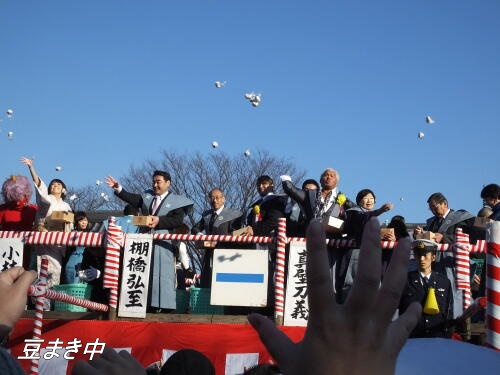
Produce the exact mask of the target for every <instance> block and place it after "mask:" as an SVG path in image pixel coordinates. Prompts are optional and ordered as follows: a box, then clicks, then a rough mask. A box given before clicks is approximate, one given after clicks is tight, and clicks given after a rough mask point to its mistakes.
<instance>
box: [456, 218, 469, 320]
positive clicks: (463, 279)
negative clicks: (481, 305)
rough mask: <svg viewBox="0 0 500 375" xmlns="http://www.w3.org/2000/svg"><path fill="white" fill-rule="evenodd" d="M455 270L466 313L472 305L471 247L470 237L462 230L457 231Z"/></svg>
mask: <svg viewBox="0 0 500 375" xmlns="http://www.w3.org/2000/svg"><path fill="white" fill-rule="evenodd" d="M454 249H455V268H456V272H457V280H456V281H457V289H459V290H462V291H463V297H464V298H463V308H464V311H465V310H467V308H468V307H469V306H470V304H471V303H472V293H471V290H470V255H469V252H470V250H471V245H470V243H469V235H468V234H466V233H463V231H462V228H457V229H456V230H455V246H454Z"/></svg>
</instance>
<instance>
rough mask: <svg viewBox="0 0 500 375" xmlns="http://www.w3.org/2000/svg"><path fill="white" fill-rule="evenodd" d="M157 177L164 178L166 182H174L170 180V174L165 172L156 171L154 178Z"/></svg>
mask: <svg viewBox="0 0 500 375" xmlns="http://www.w3.org/2000/svg"><path fill="white" fill-rule="evenodd" d="M155 176H162V177H163V179H164V180H165V181H172V179H171V178H170V173H168V172H165V171H154V172H153V177H155Z"/></svg>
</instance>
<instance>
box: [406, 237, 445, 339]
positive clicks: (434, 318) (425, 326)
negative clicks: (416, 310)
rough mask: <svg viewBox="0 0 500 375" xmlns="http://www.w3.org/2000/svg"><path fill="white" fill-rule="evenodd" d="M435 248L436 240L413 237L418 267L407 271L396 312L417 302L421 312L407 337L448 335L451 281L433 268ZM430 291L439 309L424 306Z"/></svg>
mask: <svg viewBox="0 0 500 375" xmlns="http://www.w3.org/2000/svg"><path fill="white" fill-rule="evenodd" d="M436 248H437V245H436V243H435V242H433V241H429V240H416V241H414V242H413V244H412V249H413V254H414V257H415V259H416V260H417V261H418V270H417V271H412V272H408V279H407V284H406V287H405V289H404V291H403V294H402V295H401V301H400V305H399V314H403V313H404V312H405V311H406V310H407V309H408V307H409V306H410V305H411V304H412V303H413V302H418V303H420V304H421V305H422V308H423V310H424V311H423V312H422V316H421V318H420V321H419V322H418V324H417V326H416V327H415V328H414V329H413V331H412V332H411V334H410V337H445V338H449V337H451V330H450V326H449V323H450V320H451V318H452V308H451V306H452V304H453V294H452V292H451V283H450V280H448V278H447V277H446V276H444V275H442V274H440V273H438V272H436V271H433V270H432V262H434V260H435V259H436V254H435V253H436ZM429 291H430V292H429ZM433 293H434V295H435V297H436V299H435V302H436V305H437V310H438V311H436V310H435V309H434V310H432V309H425V305H426V301H427V300H429V301H432V294H433ZM431 305H432V304H431ZM431 307H433V308H435V307H436V306H435V305H432V306H431Z"/></svg>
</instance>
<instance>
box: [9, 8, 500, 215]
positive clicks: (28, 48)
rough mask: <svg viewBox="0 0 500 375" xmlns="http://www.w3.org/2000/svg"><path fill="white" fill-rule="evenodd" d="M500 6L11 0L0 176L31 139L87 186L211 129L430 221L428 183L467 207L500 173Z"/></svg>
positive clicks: (203, 147) (234, 146) (45, 170)
mask: <svg viewBox="0 0 500 375" xmlns="http://www.w3.org/2000/svg"><path fill="white" fill-rule="evenodd" d="M498 19H500V2H498V1H497V0H482V1H478V2H472V1H465V0H440V1H431V0H422V1H413V2H410V1H401V0H387V1H371V0H359V1H343V2H340V1H332V0H330V1H316V2H304V1H295V0H288V1H281V0H276V1H262V0H254V1H234V0H232V1H208V0H204V1H198V0H194V1H189V2H174V1H147V2H138V1H134V2H131V1H94V0H87V1H66V0H65V1H62V0H60V1H22V2H21V1H14V0H9V1H5V0H4V1H2V2H1V3H0V46H1V52H0V76H1V84H0V110H1V113H0V119H1V120H2V121H1V122H0V129H1V133H0V160H1V163H0V176H5V177H7V176H9V175H10V174H26V173H27V170H26V168H25V166H24V165H22V164H21V163H20V162H19V158H20V157H21V156H32V157H35V159H36V161H35V165H36V167H37V169H38V171H39V174H40V175H41V176H42V177H43V178H45V179H46V180H49V179H51V178H54V177H59V178H61V179H63V180H64V181H65V182H66V183H67V184H68V185H70V186H75V187H81V186H84V185H88V184H92V183H94V182H95V181H96V180H97V179H100V180H102V179H104V176H106V175H107V174H112V175H113V176H115V177H119V176H121V175H123V174H124V173H126V171H127V170H128V168H129V167H130V166H131V165H138V164H141V163H142V162H143V161H144V160H146V159H156V158H157V155H158V152H159V151H160V150H162V149H167V150H175V151H178V152H181V153H183V152H193V151H200V152H202V153H207V154H208V153H210V152H217V151H216V150H213V149H212V148H211V146H210V144H211V142H212V141H214V140H216V141H218V142H219V144H220V147H219V150H224V151H225V152H227V153H228V154H230V155H233V154H234V155H239V154H241V153H243V152H244V151H245V150H246V149H250V150H255V149H257V148H261V149H265V150H269V151H270V152H271V153H272V154H273V155H275V156H278V157H285V158H289V159H290V160H292V161H293V162H295V163H296V164H297V166H298V167H300V168H302V169H304V170H306V172H307V173H306V175H307V177H310V178H318V177H319V174H320V173H321V171H323V170H324V169H325V168H327V167H332V168H335V169H337V170H338V171H339V172H340V175H341V179H340V184H339V186H340V188H341V190H342V191H344V192H345V193H346V194H347V195H348V196H350V197H352V198H354V197H355V196H356V193H357V192H358V191H359V190H360V189H363V188H371V189H372V190H374V191H375V193H376V195H377V203H379V204H382V203H384V202H393V203H394V204H395V209H394V210H393V211H391V212H390V213H388V214H385V215H384V216H383V217H382V219H386V218H387V219H388V218H390V217H391V216H392V215H393V214H401V215H404V216H405V217H406V218H407V220H408V221H409V222H421V221H423V220H424V219H425V218H427V217H429V215H430V212H429V211H428V209H427V204H426V199H427V197H428V196H429V195H430V194H431V193H433V192H436V191H441V192H442V193H444V194H445V195H446V196H447V197H448V200H449V202H450V206H451V207H452V208H456V209H458V208H465V209H467V210H469V211H471V212H472V213H474V214H475V213H476V212H477V211H478V210H479V208H480V207H481V200H480V198H479V192H480V190H481V188H482V186H483V185H484V184H487V183H491V182H496V183H498V182H499V180H500V179H499V177H500V167H499V164H498V151H497V147H496V144H495V140H496V142H497V143H498V140H497V139H498V134H499V130H498V129H499V118H500V74H499V73H500V22H498ZM215 81H227V83H226V85H225V86H224V87H222V88H220V89H217V88H215V87H214V82H215ZM251 91H254V92H257V93H261V94H262V102H261V105H260V106H259V107H257V108H254V107H252V106H251V105H250V103H249V102H248V101H246V100H245V99H244V94H245V93H247V92H251ZM7 109H12V110H13V111H14V116H12V118H8V117H7V116H6V112H5V111H6V110H7ZM428 115H429V116H431V117H432V118H433V119H434V120H435V124H432V125H430V124H427V123H426V122H425V116H428ZM9 131H12V132H13V137H12V139H11V140H9V139H8V137H7V132H9ZM420 131H421V132H423V133H424V134H425V137H424V138H423V139H418V137H417V134H418V132H420ZM56 166H62V167H63V170H62V171H60V172H56V171H55V167H56ZM292 177H293V176H292ZM296 182H297V183H298V184H300V183H301V181H296ZM401 198H403V200H401Z"/></svg>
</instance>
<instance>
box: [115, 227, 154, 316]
mask: <svg viewBox="0 0 500 375" xmlns="http://www.w3.org/2000/svg"><path fill="white" fill-rule="evenodd" d="M152 251H153V236H152V235H151V234H127V235H126V236H125V246H124V248H123V262H122V282H121V289H120V301H119V305H118V316H120V317H129V318H145V317H146V307H147V300H148V286H149V268H150V264H151V253H152Z"/></svg>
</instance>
